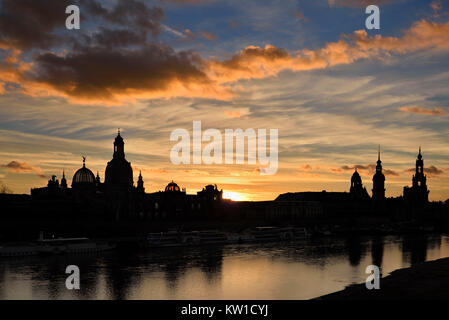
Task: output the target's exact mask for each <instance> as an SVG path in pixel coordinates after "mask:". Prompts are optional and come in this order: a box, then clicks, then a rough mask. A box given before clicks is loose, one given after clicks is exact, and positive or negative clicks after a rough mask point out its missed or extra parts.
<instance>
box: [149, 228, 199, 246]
mask: <svg viewBox="0 0 449 320" xmlns="http://www.w3.org/2000/svg"><path fill="white" fill-rule="evenodd" d="M199 243H200V237H199V235H198V232H195V231H194V232H180V231H168V232H156V233H149V234H148V236H147V244H148V246H150V247H182V246H190V245H194V244H199Z"/></svg>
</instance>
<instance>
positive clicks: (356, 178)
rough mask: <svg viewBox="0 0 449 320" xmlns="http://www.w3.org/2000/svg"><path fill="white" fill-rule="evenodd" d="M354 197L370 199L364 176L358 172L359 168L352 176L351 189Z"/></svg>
mask: <svg viewBox="0 0 449 320" xmlns="http://www.w3.org/2000/svg"><path fill="white" fill-rule="evenodd" d="M349 193H350V194H351V197H352V199H354V200H368V199H369V198H370V197H369V194H368V191H366V188H365V187H364V186H363V183H362V177H361V176H360V174H359V173H358V172H357V168H355V171H354V173H353V175H352V177H351V188H350V189H349Z"/></svg>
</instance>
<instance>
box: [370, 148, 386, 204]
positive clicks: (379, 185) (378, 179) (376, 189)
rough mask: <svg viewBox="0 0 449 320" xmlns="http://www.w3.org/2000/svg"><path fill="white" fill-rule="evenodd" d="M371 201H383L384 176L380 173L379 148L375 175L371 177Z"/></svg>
mask: <svg viewBox="0 0 449 320" xmlns="http://www.w3.org/2000/svg"><path fill="white" fill-rule="evenodd" d="M372 192H373V201H374V202H381V201H383V200H385V176H384V174H383V173H382V161H381V160H380V146H379V150H378V153H377V165H376V173H375V174H374V176H373V190H372Z"/></svg>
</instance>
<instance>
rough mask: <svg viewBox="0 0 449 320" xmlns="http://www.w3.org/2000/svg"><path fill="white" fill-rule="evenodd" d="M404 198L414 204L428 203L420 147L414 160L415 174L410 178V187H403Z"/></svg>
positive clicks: (427, 191)
mask: <svg viewBox="0 0 449 320" xmlns="http://www.w3.org/2000/svg"><path fill="white" fill-rule="evenodd" d="M404 198H406V199H407V200H409V201H411V202H413V203H415V204H425V203H427V202H428V201H429V190H428V189H427V177H426V175H425V174H424V160H423V156H422V150H421V147H419V152H418V156H417V159H416V172H415V174H414V175H413V178H412V187H411V188H409V187H404Z"/></svg>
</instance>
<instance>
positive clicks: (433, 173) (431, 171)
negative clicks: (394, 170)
mask: <svg viewBox="0 0 449 320" xmlns="http://www.w3.org/2000/svg"><path fill="white" fill-rule="evenodd" d="M415 171H416V168H410V169H407V170H405V172H410V173H414V172H415ZM424 173H426V174H428V175H429V176H434V177H435V176H439V175H441V174H443V173H444V170H441V169H438V168H437V167H435V166H429V167H424Z"/></svg>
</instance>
